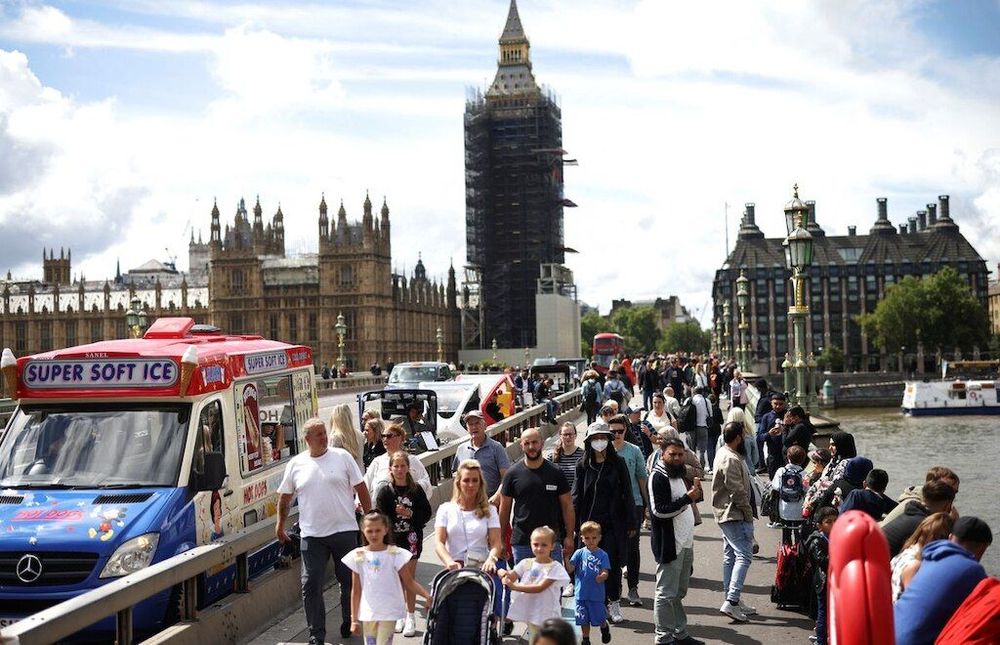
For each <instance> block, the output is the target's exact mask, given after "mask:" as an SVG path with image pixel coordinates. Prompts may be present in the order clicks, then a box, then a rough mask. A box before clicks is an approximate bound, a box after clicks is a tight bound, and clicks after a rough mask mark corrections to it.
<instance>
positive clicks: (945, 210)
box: [938, 195, 951, 220]
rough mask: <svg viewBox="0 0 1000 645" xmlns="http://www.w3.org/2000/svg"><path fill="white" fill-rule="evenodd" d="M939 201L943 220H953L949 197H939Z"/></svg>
mask: <svg viewBox="0 0 1000 645" xmlns="http://www.w3.org/2000/svg"><path fill="white" fill-rule="evenodd" d="M938 201H939V202H941V219H945V220H947V219H951V208H950V207H949V206H948V196H947V195H938Z"/></svg>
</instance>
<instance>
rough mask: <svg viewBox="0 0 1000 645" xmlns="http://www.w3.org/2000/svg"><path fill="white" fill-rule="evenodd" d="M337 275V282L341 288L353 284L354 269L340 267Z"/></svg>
mask: <svg viewBox="0 0 1000 645" xmlns="http://www.w3.org/2000/svg"><path fill="white" fill-rule="evenodd" d="M338 274H339V275H338V282H339V284H340V286H341V287H350V286H352V285H353V284H354V267H352V266H350V265H348V266H342V267H340V271H339V272H338Z"/></svg>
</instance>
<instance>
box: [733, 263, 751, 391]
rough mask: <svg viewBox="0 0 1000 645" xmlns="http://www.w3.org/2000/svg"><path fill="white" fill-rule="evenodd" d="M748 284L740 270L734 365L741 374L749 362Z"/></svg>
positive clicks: (737, 288) (737, 279)
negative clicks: (736, 346) (738, 367)
mask: <svg viewBox="0 0 1000 645" xmlns="http://www.w3.org/2000/svg"><path fill="white" fill-rule="evenodd" d="M749 283H750V281H749V280H747V276H746V274H745V273H744V272H743V269H740V277H738V278H736V304H737V305H739V308H740V325H739V329H740V334H739V339H740V346H739V349H737V350H736V363H737V365H739V366H740V371H741V372H748V371H749V370H748V369H747V363H749V361H750V355H749V354H750V352H748V351H747V335H748V332H747V304H748V302H749V301H750V291H749V290H748V289H747V285H748V284H749Z"/></svg>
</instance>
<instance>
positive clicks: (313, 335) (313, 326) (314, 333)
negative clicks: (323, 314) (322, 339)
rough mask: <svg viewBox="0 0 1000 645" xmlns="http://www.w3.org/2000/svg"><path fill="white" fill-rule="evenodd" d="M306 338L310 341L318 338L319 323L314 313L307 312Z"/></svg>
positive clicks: (312, 341) (313, 341)
mask: <svg viewBox="0 0 1000 645" xmlns="http://www.w3.org/2000/svg"><path fill="white" fill-rule="evenodd" d="M308 340H309V342H311V343H315V342H316V341H317V340H319V325H318V324H317V317H316V314H314V313H311V314H309V334H308Z"/></svg>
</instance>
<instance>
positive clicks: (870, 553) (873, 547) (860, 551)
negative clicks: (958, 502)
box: [826, 511, 896, 645]
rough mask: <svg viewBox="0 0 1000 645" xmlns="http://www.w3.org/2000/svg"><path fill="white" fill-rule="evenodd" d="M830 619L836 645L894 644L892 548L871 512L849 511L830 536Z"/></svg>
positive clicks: (831, 641) (834, 526)
mask: <svg viewBox="0 0 1000 645" xmlns="http://www.w3.org/2000/svg"><path fill="white" fill-rule="evenodd" d="M826 598H827V600H826V604H827V616H828V617H829V630H830V638H829V642H830V643H831V644H832V645H837V644H838V643H841V644H843V645H857V644H859V643H865V644H866V645H894V644H895V642H896V637H895V634H894V632H893V617H892V578H891V573H890V570H889V544H888V543H887V542H886V541H885V535H883V534H882V530H881V529H880V528H879V527H878V524H877V523H876V522H875V520H873V519H872V518H871V516H870V515H868V514H867V513H863V512H861V511H848V512H847V513H844V514H843V515H842V516H840V518H838V519H837V522H836V523H835V524H834V525H833V531H832V532H831V534H830V568H829V571H828V572H827V597H826Z"/></svg>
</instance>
